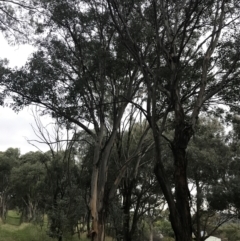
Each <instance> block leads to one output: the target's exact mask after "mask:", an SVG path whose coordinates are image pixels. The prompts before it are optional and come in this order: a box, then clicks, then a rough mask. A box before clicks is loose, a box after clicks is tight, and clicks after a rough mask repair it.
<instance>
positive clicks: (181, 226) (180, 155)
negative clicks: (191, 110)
mask: <svg viewBox="0 0 240 241" xmlns="http://www.w3.org/2000/svg"><path fill="white" fill-rule="evenodd" d="M176 119H177V120H180V121H179V122H178V124H177V125H176V128H175V135H174V141H173V143H172V152H173V157H174V166H175V170H174V184H175V200H176V210H177V215H178V219H175V220H171V222H180V223H177V224H176V226H177V227H178V228H177V230H176V231H175V235H176V240H177V241H191V240H192V218H191V212H190V205H189V200H190V198H191V197H190V192H189V189H188V182H187V157H186V148H187V145H188V143H189V140H190V138H191V137H192V134H193V131H192V126H191V125H189V124H188V123H187V122H185V121H184V120H182V119H181V117H180V118H176Z"/></svg>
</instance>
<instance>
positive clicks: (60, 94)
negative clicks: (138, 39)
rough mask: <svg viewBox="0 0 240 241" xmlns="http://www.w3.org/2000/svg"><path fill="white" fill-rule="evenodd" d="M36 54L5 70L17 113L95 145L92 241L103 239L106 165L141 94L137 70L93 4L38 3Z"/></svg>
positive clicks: (101, 11) (5, 82) (101, 10)
mask: <svg viewBox="0 0 240 241" xmlns="http://www.w3.org/2000/svg"><path fill="white" fill-rule="evenodd" d="M40 4H41V5H42V9H43V10H45V11H44V12H43V13H42V23H41V24H40V23H39V25H38V32H39V33H40V35H39V38H38V39H37V40H36V46H37V47H38V51H37V52H36V53H34V54H33V56H32V58H31V59H30V60H29V62H28V63H27V64H26V66H24V67H23V68H22V69H21V70H15V71H12V70H9V72H8V70H4V71H6V72H5V73H4V75H3V77H2V78H3V81H2V84H3V85H4V86H5V87H6V89H7V90H8V91H9V92H11V93H12V94H11V96H12V98H13V100H14V102H15V104H14V108H15V109H19V108H22V106H26V105H30V104H37V105H40V106H42V107H45V113H46V112H47V113H51V114H52V116H53V117H56V118H58V119H59V120H60V121H61V122H62V123H66V124H67V125H68V126H69V127H70V126H71V124H74V125H77V126H78V127H79V128H81V129H82V130H84V131H85V132H86V133H87V134H88V135H90V136H91V137H92V139H93V146H94V155H93V160H92V166H93V169H92V179H91V200H90V209H91V216H92V219H93V230H92V235H93V236H94V240H103V239H104V202H103V197H104V192H105V189H104V187H105V183H106V180H107V169H108V168H107V167H108V159H109V156H110V153H111V149H112V146H113V144H114V141H115V139H116V134H117V128H118V127H119V125H120V122H121V119H122V116H123V115H124V112H125V109H126V106H127V103H128V101H131V100H132V99H133V97H134V95H135V93H136V92H137V91H138V90H139V86H140V83H141V76H139V71H138V66H136V65H135V64H133V63H132V58H131V57H130V55H129V54H127V53H126V52H125V49H124V47H123V45H122V43H121V41H120V40H119V35H118V34H117V33H116V31H115V29H114V28H113V27H112V26H111V20H110V15H109V14H108V12H107V11H106V9H104V8H102V6H100V5H99V4H98V3H95V2H92V1H88V2H85V1H78V2H76V1H73V0H71V1H66V0H61V1H40Z"/></svg>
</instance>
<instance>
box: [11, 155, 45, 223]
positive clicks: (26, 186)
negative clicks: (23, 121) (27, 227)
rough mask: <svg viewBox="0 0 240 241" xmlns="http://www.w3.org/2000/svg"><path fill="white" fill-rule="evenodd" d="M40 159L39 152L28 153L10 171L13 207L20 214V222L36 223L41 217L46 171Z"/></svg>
mask: <svg viewBox="0 0 240 241" xmlns="http://www.w3.org/2000/svg"><path fill="white" fill-rule="evenodd" d="M42 158H43V154H42V153H40V152H28V153H26V154H24V155H22V156H21V157H20V158H19V160H18V162H17V163H15V165H14V167H13V168H12V171H11V176H10V182H11V186H10V190H11V194H12V196H13V198H12V199H13V204H14V205H13V207H15V208H16V207H17V208H18V209H19V210H20V212H21V213H22V221H27V222H37V221H38V220H40V219H39V218H41V216H42V215H43V210H44V204H43V200H44V197H45V195H46V191H45V190H46V185H45V182H44V180H45V176H46V171H45V170H44V166H43V164H42V163H41V160H42Z"/></svg>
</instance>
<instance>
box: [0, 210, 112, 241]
mask: <svg viewBox="0 0 240 241" xmlns="http://www.w3.org/2000/svg"><path fill="white" fill-rule="evenodd" d="M45 219H46V217H44V226H43V228H41V227H40V226H39V225H34V224H31V223H22V224H21V225H20V215H19V214H18V213H17V212H16V211H13V210H12V211H8V213H7V219H6V223H5V224H3V223H2V222H1V220H0V241H54V240H56V239H52V238H50V237H49V236H48V235H47V233H46V226H47V225H45V224H46V223H45V221H46V220H45ZM89 240H90V239H87V238H86V235H85V234H81V239H80V241H89ZM63 241H79V239H78V236H77V235H74V236H68V237H63ZM105 241H112V238H110V237H106V239H105Z"/></svg>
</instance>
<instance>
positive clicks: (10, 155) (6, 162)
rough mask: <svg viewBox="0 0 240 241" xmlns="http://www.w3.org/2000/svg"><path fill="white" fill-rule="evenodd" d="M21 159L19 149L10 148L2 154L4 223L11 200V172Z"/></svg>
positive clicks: (0, 191)
mask: <svg viewBox="0 0 240 241" xmlns="http://www.w3.org/2000/svg"><path fill="white" fill-rule="evenodd" d="M19 157H20V151H19V149H17V148H8V149H7V150H6V151H5V152H1V153H0V180H1V182H0V217H1V219H2V221H3V222H4V221H5V219H6V215H7V211H8V206H9V200H10V198H11V195H12V192H11V172H12V169H13V167H14V166H15V165H16V163H17V161H18V159H19Z"/></svg>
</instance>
